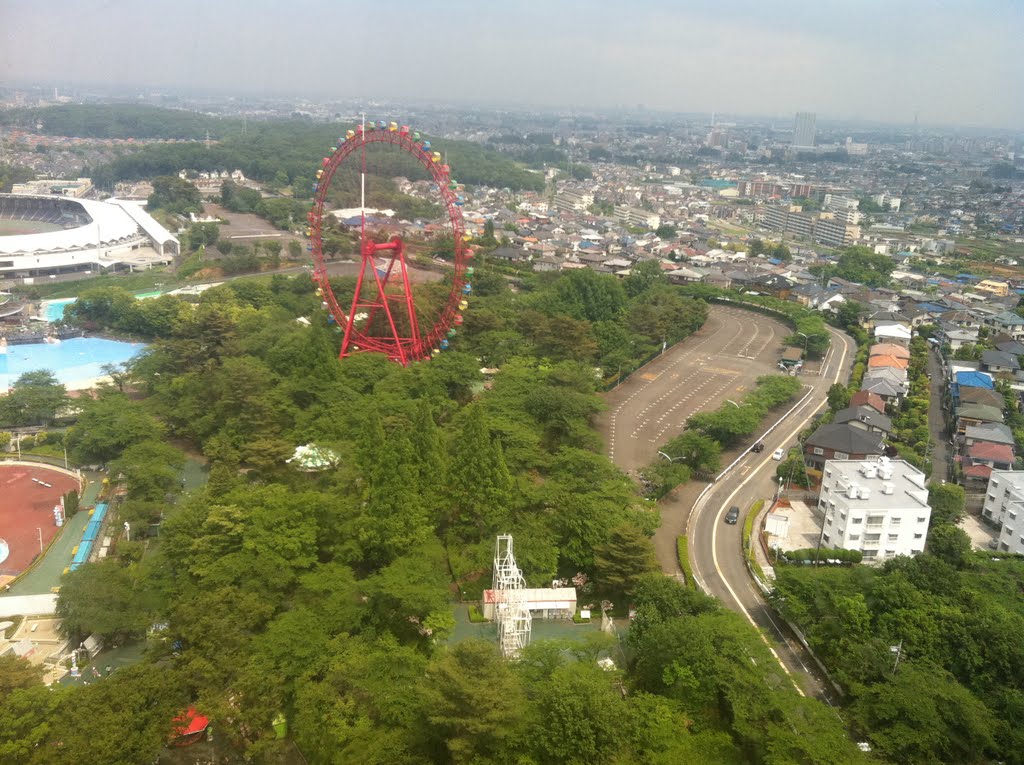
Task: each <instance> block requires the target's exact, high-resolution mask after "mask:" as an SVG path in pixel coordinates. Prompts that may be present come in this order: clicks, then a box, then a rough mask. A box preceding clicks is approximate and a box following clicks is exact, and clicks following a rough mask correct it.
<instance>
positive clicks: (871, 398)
mask: <svg viewBox="0 0 1024 765" xmlns="http://www.w3.org/2000/svg"><path fill="white" fill-rule="evenodd" d="M850 406H870V407H871V408H872V409H874V410H875V411H876V412H878V413H880V414H885V402H884V401H883V400H882V398H881V396H879V395H877V394H875V393H872V392H871V391H866V390H859V391H857V392H856V393H854V394H853V395H852V396H850Z"/></svg>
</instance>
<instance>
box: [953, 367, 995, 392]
mask: <svg viewBox="0 0 1024 765" xmlns="http://www.w3.org/2000/svg"><path fill="white" fill-rule="evenodd" d="M953 380H954V381H955V382H956V384H957V385H959V386H960V387H961V388H988V389H989V390H993V389H995V387H996V384H995V382H994V381H993V380H992V375H990V374H986V373H985V372H978V371H963V372H954V373H953Z"/></svg>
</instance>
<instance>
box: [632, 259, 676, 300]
mask: <svg viewBox="0 0 1024 765" xmlns="http://www.w3.org/2000/svg"><path fill="white" fill-rule="evenodd" d="M665 283H666V282H665V272H664V271H663V270H662V268H661V262H660V261H657V260H641V261H640V262H639V263H637V264H636V265H634V266H633V267H632V268H631V269H629V275H628V276H627V277H626V278H625V279H624V280H623V282H622V284H623V286H624V287H625V288H626V294H627V295H629V296H630V297H636V296H637V295H641V294H643V293H644V292H647V290H649V289H650V288H651V287H653V286H655V285H657V284H665Z"/></svg>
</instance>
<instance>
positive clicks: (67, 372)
mask: <svg viewBox="0 0 1024 765" xmlns="http://www.w3.org/2000/svg"><path fill="white" fill-rule="evenodd" d="M145 347H146V345H145V343H124V342H120V341H118V340H105V339H103V338H99V337H75V338H72V339H70V340H65V341H63V342H60V343H33V344H32V345H11V346H8V348H7V353H0V389H6V388H8V387H10V386H11V385H13V384H14V381H15V380H17V379H18V377H20V376H21V375H22V374H24V373H25V372H31V371H32V370H34V369H49V370H50V371H51V372H53V373H54V374H55V375H56V376H57V379H58V380H59V381H60V382H62V383H64V384H65V385H67V386H69V387H71V388H80V387H89V386H87V385H85V383H87V382H89V381H91V380H93V379H95V378H97V377H103V376H104V373H103V369H102V367H103V365H104V364H121V363H123V362H125V361H128V359H130V358H132V357H133V356H135V354H137V353H138V352H139V351H141V350H142V349H143V348H145Z"/></svg>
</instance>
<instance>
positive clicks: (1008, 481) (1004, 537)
mask: <svg viewBox="0 0 1024 765" xmlns="http://www.w3.org/2000/svg"><path fill="white" fill-rule="evenodd" d="M981 516H982V518H984V519H985V520H986V521H988V522H989V523H991V524H993V525H994V526H998V527H999V549H1000V550H1001V551H1003V552H1012V553H1024V470H993V471H992V475H991V476H989V479H988V490H987V491H986V492H985V504H984V505H983V506H982V508H981ZM1018 518H1019V520H1018Z"/></svg>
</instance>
